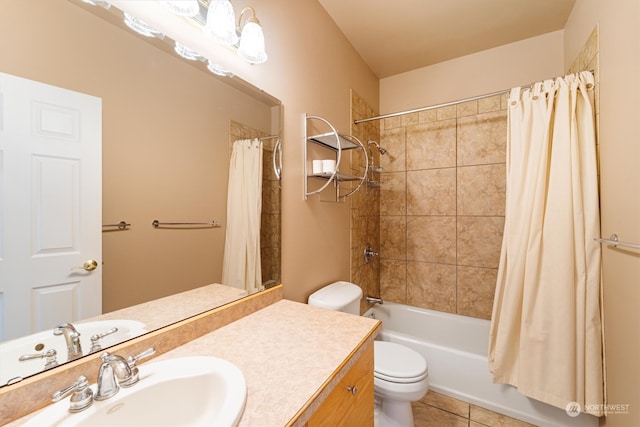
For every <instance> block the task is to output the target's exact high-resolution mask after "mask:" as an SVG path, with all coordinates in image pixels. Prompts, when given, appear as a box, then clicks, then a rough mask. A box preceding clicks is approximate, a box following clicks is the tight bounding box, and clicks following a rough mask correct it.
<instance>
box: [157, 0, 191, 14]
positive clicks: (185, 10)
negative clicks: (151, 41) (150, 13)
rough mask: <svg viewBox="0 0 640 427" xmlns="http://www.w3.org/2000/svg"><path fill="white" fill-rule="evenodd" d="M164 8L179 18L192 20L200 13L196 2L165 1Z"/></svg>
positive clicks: (188, 0) (186, 0)
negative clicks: (183, 17) (184, 17)
mask: <svg viewBox="0 0 640 427" xmlns="http://www.w3.org/2000/svg"><path fill="white" fill-rule="evenodd" d="M162 3H163V4H164V7H166V8H167V9H169V10H170V11H171V12H173V13H175V14H176V15H179V16H186V17H188V18H193V17H194V16H196V15H197V14H198V13H200V5H199V4H198V0H165V1H163V2H162Z"/></svg>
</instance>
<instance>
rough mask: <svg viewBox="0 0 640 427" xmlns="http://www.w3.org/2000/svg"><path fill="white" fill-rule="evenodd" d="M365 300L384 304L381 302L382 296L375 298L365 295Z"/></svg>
mask: <svg viewBox="0 0 640 427" xmlns="http://www.w3.org/2000/svg"><path fill="white" fill-rule="evenodd" d="M367 302H368V303H369V304H384V303H383V302H382V298H376V297H370V296H367Z"/></svg>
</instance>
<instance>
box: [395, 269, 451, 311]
mask: <svg viewBox="0 0 640 427" xmlns="http://www.w3.org/2000/svg"><path fill="white" fill-rule="evenodd" d="M407 303H408V304H410V305H413V306H416V307H423V308H431V309H433V310H440V311H446V312H449V313H455V310H456V307H455V306H456V267H455V265H447V264H434V263H429V262H415V261H407Z"/></svg>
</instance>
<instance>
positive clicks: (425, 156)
mask: <svg viewBox="0 0 640 427" xmlns="http://www.w3.org/2000/svg"><path fill="white" fill-rule="evenodd" d="M455 165H456V121H455V120H442V121H438V122H432V123H426V124H421V125H417V126H409V127H407V169H408V170H415V169H432V168H446V167H453V166H455Z"/></svg>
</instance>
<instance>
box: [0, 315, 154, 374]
mask: <svg viewBox="0 0 640 427" xmlns="http://www.w3.org/2000/svg"><path fill="white" fill-rule="evenodd" d="M74 326H75V328H76V330H77V331H78V332H80V344H81V346H82V352H83V353H84V354H89V352H90V350H91V336H92V335H95V334H101V333H104V332H106V331H108V330H110V329H112V328H118V330H117V331H116V332H114V333H112V334H110V335H107V336H105V337H104V338H102V339H100V341H99V342H100V345H101V346H102V348H106V347H109V346H111V345H114V344H117V343H120V342H122V341H126V340H128V339H131V338H134V337H137V336H139V335H141V334H143V333H145V332H147V331H146V329H145V328H144V323H142V322H138V321H135V320H125V319H115V320H97V321H94V322H84V323H75V324H74ZM51 349H53V350H55V351H56V353H57V356H56V359H57V361H58V363H64V362H66V361H67V360H68V354H67V344H66V342H65V339H64V337H63V336H55V335H53V329H51V330H47V331H42V332H38V333H35V334H32V335H27V336H25V337H22V338H18V339H15V340H11V341H6V342H2V343H0V385H4V384H7V381H10V380H12V379H13V378H16V377H22V378H25V377H28V376H29V375H33V374H35V373H38V372H41V371H42V370H43V369H44V368H45V361H44V359H41V358H39V359H31V360H25V361H22V362H20V361H19V360H18V359H19V358H20V356H23V355H27V354H37V353H42V352H46V351H47V350H51Z"/></svg>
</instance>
